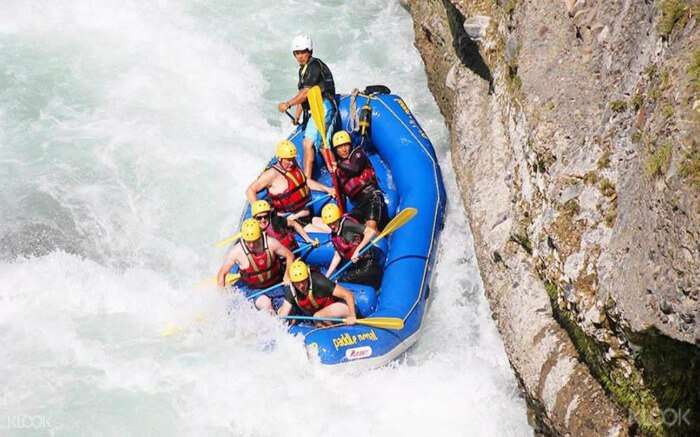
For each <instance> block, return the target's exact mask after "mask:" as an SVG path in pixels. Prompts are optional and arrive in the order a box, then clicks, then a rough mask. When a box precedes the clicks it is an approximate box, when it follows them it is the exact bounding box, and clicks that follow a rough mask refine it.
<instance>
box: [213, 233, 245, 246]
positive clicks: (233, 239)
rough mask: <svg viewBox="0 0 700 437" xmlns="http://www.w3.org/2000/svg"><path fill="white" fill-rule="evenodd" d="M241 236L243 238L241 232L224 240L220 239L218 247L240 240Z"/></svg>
mask: <svg viewBox="0 0 700 437" xmlns="http://www.w3.org/2000/svg"><path fill="white" fill-rule="evenodd" d="M239 238H241V233H240V232H239V233H237V234H235V235H231V236H230V237H228V238H226V239H224V240H221V241H219V242H218V243H216V247H224V246H226V245H227V244H229V243H233V242H234V241H236V240H238V239H239Z"/></svg>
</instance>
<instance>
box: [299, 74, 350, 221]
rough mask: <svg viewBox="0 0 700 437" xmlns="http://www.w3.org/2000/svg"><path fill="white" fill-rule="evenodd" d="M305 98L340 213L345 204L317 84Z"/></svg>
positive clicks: (342, 211) (343, 209) (321, 97)
mask: <svg viewBox="0 0 700 437" xmlns="http://www.w3.org/2000/svg"><path fill="white" fill-rule="evenodd" d="M306 99H307V100H308V102H309V107H310V108H311V118H313V120H314V124H315V125H316V128H317V129H318V132H319V133H320V134H321V138H322V139H323V147H322V148H321V155H322V156H323V160H324V161H325V162H326V168H327V169H328V173H330V174H331V178H332V180H333V187H334V188H335V199H336V202H337V203H338V207H339V208H340V213H341V214H343V213H344V211H345V206H344V202H343V198H342V197H341V192H340V186H339V185H338V177H337V176H336V174H335V171H333V167H335V158H334V157H333V153H332V152H331V149H330V147H329V146H328V138H326V108H324V107H323V96H322V95H321V87H320V86H318V85H315V86H312V87H311V88H310V89H309V92H308V93H307V94H306Z"/></svg>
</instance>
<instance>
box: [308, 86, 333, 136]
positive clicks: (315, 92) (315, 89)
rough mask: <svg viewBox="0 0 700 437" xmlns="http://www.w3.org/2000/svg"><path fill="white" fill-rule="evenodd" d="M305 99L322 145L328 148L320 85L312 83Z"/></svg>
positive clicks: (324, 110)
mask: <svg viewBox="0 0 700 437" xmlns="http://www.w3.org/2000/svg"><path fill="white" fill-rule="evenodd" d="M306 99H307V100H308V101H309V107H310V108H311V118H313V119H314V124H315V125H316V129H318V132H319V133H320V134H321V138H323V147H325V148H326V149H327V148H328V138H326V108H324V107H323V96H322V95H321V87H320V86H318V85H314V86H312V87H311V88H310V89H309V92H308V93H307V94H306Z"/></svg>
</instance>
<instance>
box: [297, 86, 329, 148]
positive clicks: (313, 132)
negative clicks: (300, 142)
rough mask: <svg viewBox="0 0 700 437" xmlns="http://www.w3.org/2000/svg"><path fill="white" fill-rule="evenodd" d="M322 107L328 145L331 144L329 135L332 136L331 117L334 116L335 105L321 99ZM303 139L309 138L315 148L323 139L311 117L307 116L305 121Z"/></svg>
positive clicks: (321, 143)
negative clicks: (307, 119) (307, 118)
mask: <svg viewBox="0 0 700 437" xmlns="http://www.w3.org/2000/svg"><path fill="white" fill-rule="evenodd" d="M323 107H324V108H325V113H326V114H325V115H326V116H325V122H326V139H327V140H328V146H330V145H331V137H332V136H333V119H334V118H335V105H333V103H332V102H331V101H330V100H328V99H325V98H324V99H323ZM304 139H305V140H306V139H309V140H311V141H313V143H314V146H316V148H320V147H321V146H322V145H323V139H322V138H321V132H319V131H318V128H317V127H316V123H314V119H313V117H311V118H309V121H308V122H307V123H306V129H305V130H304Z"/></svg>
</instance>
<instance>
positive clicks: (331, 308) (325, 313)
mask: <svg viewBox="0 0 700 437" xmlns="http://www.w3.org/2000/svg"><path fill="white" fill-rule="evenodd" d="M349 315H350V308H348V304H346V303H345V302H334V303H332V304H330V305H328V306H327V307H325V308H323V309H321V310H318V311H316V313H315V314H314V317H340V318H345V317H347V316H349Z"/></svg>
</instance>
